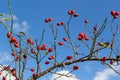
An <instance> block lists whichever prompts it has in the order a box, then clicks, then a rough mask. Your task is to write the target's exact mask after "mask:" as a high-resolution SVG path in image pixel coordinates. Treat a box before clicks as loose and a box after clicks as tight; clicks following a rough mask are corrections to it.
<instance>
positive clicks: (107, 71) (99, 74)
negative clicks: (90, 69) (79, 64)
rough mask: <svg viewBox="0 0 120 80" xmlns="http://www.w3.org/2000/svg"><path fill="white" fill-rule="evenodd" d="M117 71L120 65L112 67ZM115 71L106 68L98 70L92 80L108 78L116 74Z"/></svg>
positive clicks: (107, 79)
mask: <svg viewBox="0 0 120 80" xmlns="http://www.w3.org/2000/svg"><path fill="white" fill-rule="evenodd" d="M114 69H116V70H117V71H120V66H116V67H114ZM116 75H117V73H115V72H114V71H113V70H112V69H110V68H106V69H104V70H102V71H99V72H97V73H96V76H95V77H94V80H109V78H110V77H111V76H116Z"/></svg>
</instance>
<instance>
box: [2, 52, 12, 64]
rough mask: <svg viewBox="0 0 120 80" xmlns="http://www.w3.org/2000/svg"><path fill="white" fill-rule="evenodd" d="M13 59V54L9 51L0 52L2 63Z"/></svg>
mask: <svg viewBox="0 0 120 80" xmlns="http://www.w3.org/2000/svg"><path fill="white" fill-rule="evenodd" d="M4 61H11V55H10V53H8V52H0V63H3V62H4Z"/></svg>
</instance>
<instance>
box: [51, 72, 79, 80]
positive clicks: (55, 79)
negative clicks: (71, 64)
mask: <svg viewBox="0 0 120 80" xmlns="http://www.w3.org/2000/svg"><path fill="white" fill-rule="evenodd" d="M59 74H62V75H66V74H67V75H66V76H60V75H59ZM50 80H78V79H77V78H76V76H75V75H74V74H72V73H70V72H69V71H67V70H62V71H59V72H56V74H53V75H52V77H51V79H50Z"/></svg>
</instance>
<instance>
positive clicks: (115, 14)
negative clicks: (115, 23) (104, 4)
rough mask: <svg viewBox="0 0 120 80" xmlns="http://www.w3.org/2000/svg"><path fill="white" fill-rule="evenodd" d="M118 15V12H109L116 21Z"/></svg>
mask: <svg viewBox="0 0 120 80" xmlns="http://www.w3.org/2000/svg"><path fill="white" fill-rule="evenodd" d="M119 14H120V12H118V11H113V10H112V11H111V15H112V16H113V17H114V18H115V19H116V18H117V17H118V15H119Z"/></svg>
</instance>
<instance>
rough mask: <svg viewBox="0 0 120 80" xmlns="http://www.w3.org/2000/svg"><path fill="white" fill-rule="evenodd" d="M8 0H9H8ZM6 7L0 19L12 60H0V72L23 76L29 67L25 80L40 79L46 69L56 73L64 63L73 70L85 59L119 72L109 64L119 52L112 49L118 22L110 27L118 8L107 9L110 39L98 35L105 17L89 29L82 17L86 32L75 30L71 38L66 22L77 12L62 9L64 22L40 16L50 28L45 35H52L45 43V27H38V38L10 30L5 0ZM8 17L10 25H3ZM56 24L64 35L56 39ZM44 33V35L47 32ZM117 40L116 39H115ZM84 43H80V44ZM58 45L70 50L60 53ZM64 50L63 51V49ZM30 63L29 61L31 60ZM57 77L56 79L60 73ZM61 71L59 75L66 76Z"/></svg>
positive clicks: (20, 78)
mask: <svg viewBox="0 0 120 80" xmlns="http://www.w3.org/2000/svg"><path fill="white" fill-rule="evenodd" d="M8 1H9V0H8ZM9 8H10V18H8V17H6V16H4V14H3V13H1V14H0V23H1V24H2V25H3V27H5V29H6V30H7V31H8V33H6V36H7V38H8V43H9V45H10V48H11V52H10V53H11V56H12V58H13V59H12V62H11V63H10V64H8V65H6V66H4V65H2V64H1V67H2V69H1V71H0V74H2V71H7V72H8V74H11V75H12V76H14V78H15V80H23V79H24V77H25V74H24V73H25V72H26V71H28V70H29V71H31V74H30V76H29V78H28V79H29V80H36V79H40V78H41V77H42V76H44V75H46V74H48V73H52V74H53V73H54V74H57V73H56V71H57V70H61V69H66V67H67V68H68V69H69V68H70V70H71V71H70V73H72V72H73V71H76V70H78V69H79V67H82V66H79V65H78V64H79V63H80V62H86V61H98V62H101V63H102V64H103V65H106V66H108V67H109V68H111V69H113V70H114V71H115V72H116V73H118V74H120V73H119V71H117V70H115V69H114V68H113V67H112V66H118V65H119V64H120V54H119V51H116V49H115V48H116V46H115V42H116V39H117V38H116V35H118V26H116V27H113V25H114V21H115V20H116V19H117V18H119V17H118V16H119V14H120V13H119V12H118V11H113V10H112V11H111V12H110V14H111V16H110V17H113V19H112V20H111V22H110V23H109V24H110V30H111V31H110V32H111V33H110V34H112V36H111V40H109V41H104V40H103V39H102V38H101V37H100V36H103V35H104V34H103V32H104V31H105V29H106V27H107V22H108V17H106V18H105V19H104V21H103V24H102V26H101V27H98V25H97V24H95V26H93V28H92V29H90V28H89V27H88V26H87V24H89V20H88V19H86V20H85V21H83V22H84V23H83V24H85V27H84V28H86V30H87V32H88V33H84V32H81V31H80V32H79V33H77V34H78V35H77V36H74V38H75V39H73V37H72V36H73V35H72V36H71V34H70V33H71V28H70V23H71V20H72V19H73V18H76V19H77V17H78V16H79V14H78V13H76V11H75V10H74V9H72V10H69V11H68V12H66V13H67V14H68V17H69V20H68V21H67V22H63V21H58V22H57V23H54V22H53V18H52V17H49V18H46V19H45V20H44V22H45V23H46V25H49V27H48V28H50V29H51V33H50V34H49V35H52V36H53V38H51V39H52V40H53V42H52V43H50V44H46V43H44V37H45V36H44V34H45V30H43V31H42V35H41V36H42V37H41V39H33V38H32V37H29V36H27V35H26V33H25V32H19V33H15V31H14V30H13V24H14V22H13V20H14V19H13V15H12V10H11V6H10V3H9ZM9 21H11V25H7V24H8V23H7V22H9ZM59 28H62V30H63V31H64V34H66V35H65V36H63V38H61V40H59V39H58V35H59V32H58V30H59ZM49 35H48V36H49ZM116 44H117V43H116ZM82 45H83V46H84V47H83V46H82ZM81 46H82V47H83V48H85V49H87V51H88V53H86V54H81V53H80V50H79V49H80V48H81ZM58 47H59V48H60V49H61V50H62V49H65V50H66V49H68V50H70V51H71V54H69V55H65V56H62V58H61V56H60V54H59V53H58V52H59V51H57V49H58ZM106 48H107V49H109V51H108V52H105V53H109V54H108V55H107V56H106V55H104V54H103V55H102V56H99V55H98V54H99V52H100V51H104V50H105V49H106ZM66 52H67V51H66ZM29 60H30V61H31V62H32V61H34V63H35V65H34V66H33V67H29V66H28V65H30V63H31V62H29ZM31 65H32V64H31ZM43 66H48V67H47V69H44V68H43ZM68 66H69V67H68ZM59 75H60V76H59V77H57V78H56V79H58V78H60V77H61V74H59ZM67 75H68V74H66V75H62V76H67ZM7 76H8V75H7V74H6V76H4V77H3V78H2V80H6V77H7Z"/></svg>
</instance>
